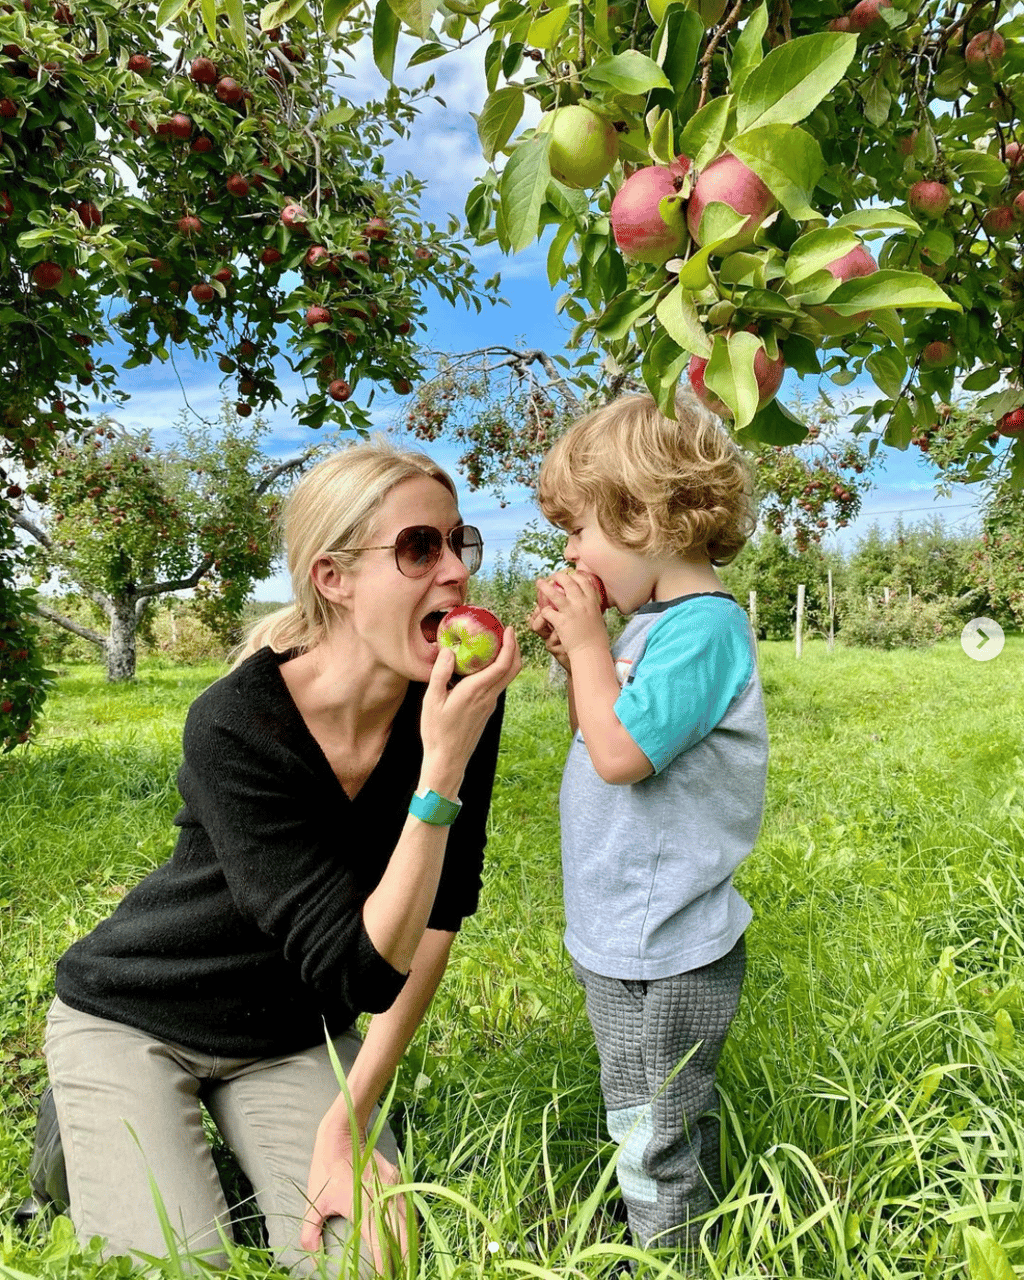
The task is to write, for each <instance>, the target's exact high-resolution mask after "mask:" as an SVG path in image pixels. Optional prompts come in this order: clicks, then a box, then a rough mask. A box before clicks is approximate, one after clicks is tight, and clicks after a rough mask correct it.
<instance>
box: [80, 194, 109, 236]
mask: <svg viewBox="0 0 1024 1280" xmlns="http://www.w3.org/2000/svg"><path fill="white" fill-rule="evenodd" d="M74 210H75V212H76V213H77V214H78V216H79V217H80V218H81V219H82V226H83V227H86V228H88V229H89V230H90V231H91V230H92V228H93V227H99V226H102V225H103V214H102V213H100V211H99V209H97V208H96V206H95V205H94V204H93V203H92V201H91V200H83V201H82V203H81V204H76V205H75V206H74Z"/></svg>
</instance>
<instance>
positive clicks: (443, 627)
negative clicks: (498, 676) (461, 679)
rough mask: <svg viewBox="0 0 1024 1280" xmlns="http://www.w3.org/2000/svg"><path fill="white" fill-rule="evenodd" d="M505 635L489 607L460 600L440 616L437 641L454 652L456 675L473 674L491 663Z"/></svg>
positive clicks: (503, 629)
mask: <svg viewBox="0 0 1024 1280" xmlns="http://www.w3.org/2000/svg"><path fill="white" fill-rule="evenodd" d="M504 635H505V628H504V627H503V626H502V625H501V623H500V622H499V621H498V619H497V618H496V617H495V616H494V614H493V613H491V612H490V611H489V610H488V609H483V608H481V607H480V606H479V605H476V604H460V605H458V606H457V607H456V608H455V609H449V610H448V612H447V613H446V614H445V615H444V617H443V618H442V619H441V621H440V623H439V625H438V628H437V643H438V644H439V645H442V646H443V647H444V648H445V649H451V650H452V651H453V652H454V654H455V673H456V675H460V676H471V675H473V674H474V672H477V671H483V670H484V668H485V667H489V666H490V665H491V663H492V662H493V661H494V659H495V658H496V657H497V656H498V653H499V652H500V650H501V642H502V639H503V638H504Z"/></svg>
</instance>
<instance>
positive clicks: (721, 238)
mask: <svg viewBox="0 0 1024 1280" xmlns="http://www.w3.org/2000/svg"><path fill="white" fill-rule="evenodd" d="M722 209H728V212H729V214H730V215H731V216H730V217H728V218H727V217H725V216H724V215H722V216H719V210H722ZM744 222H746V218H744V217H743V215H742V214H736V213H735V212H734V211H733V210H732V209H729V207H728V205H723V204H719V203H718V202H717V201H712V203H711V204H709V205H708V207H707V208H706V209H705V210H704V212H703V214H702V215H701V220H700V225H701V229H702V230H703V228H704V226H705V223H707V226H708V228H709V229H710V228H714V231H715V235H714V237H713V238H712V239H710V240H709V241H708V243H707V244H705V245H704V246H703V247H702V248H700V249H698V250H697V252H696V253H692V254H690V256H689V257H688V258H687V259H686V261H685V262H684V263H683V265H682V266H681V267H680V268H679V276H678V280H679V283H680V284H681V285H683V286H684V287H685V288H687V289H691V290H693V292H694V293H699V292H700V290H701V289H706V288H707V286H708V285H709V284H710V283H711V270H710V268H709V267H708V259H709V258H710V257H711V255H712V254H713V253H715V252H716V251H717V249H718V247H719V245H722V244H724V243H725V242H726V240H729V239H731V237H732V236H734V235H735V234H736V232H737V231H738V230H739V229H740V227H742V226H743V224H744Z"/></svg>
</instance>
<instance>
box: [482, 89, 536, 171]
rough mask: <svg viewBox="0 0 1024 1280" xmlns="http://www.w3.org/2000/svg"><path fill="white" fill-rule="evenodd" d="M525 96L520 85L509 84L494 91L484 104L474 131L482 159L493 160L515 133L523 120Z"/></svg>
mask: <svg viewBox="0 0 1024 1280" xmlns="http://www.w3.org/2000/svg"><path fill="white" fill-rule="evenodd" d="M525 101H526V95H525V94H524V93H523V89H522V86H521V85H518V84H510V85H506V86H505V87H504V88H503V89H496V90H495V91H494V93H492V94H490V95H489V96H488V98H487V100H486V101H485V102H484V105H483V110H482V111H481V112H480V115H479V117H478V119H477V122H476V131H477V134H478V136H479V138H480V146H481V148H482V150H483V153H484V159H485V160H487V161H488V162H489V161H491V160H493V159H494V157H495V156H496V155H497V154H498V152H499V151H500V150H501V149H502V147H504V145H505V143H506V142H508V140H509V138H511V137H512V135H513V133H515V131H516V126H517V125H518V124H519V121H520V120H521V119H522V118H523V107H524V104H525Z"/></svg>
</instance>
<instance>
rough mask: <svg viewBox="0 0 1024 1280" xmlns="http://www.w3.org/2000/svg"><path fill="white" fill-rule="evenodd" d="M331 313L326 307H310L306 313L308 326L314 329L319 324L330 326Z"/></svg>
mask: <svg viewBox="0 0 1024 1280" xmlns="http://www.w3.org/2000/svg"><path fill="white" fill-rule="evenodd" d="M330 323H331V313H330V312H329V311H328V310H327V308H326V307H310V308H309V310H308V311H307V312H306V324H307V325H308V326H309V327H310V328H311V329H312V328H313V326H314V325H317V324H330Z"/></svg>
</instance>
